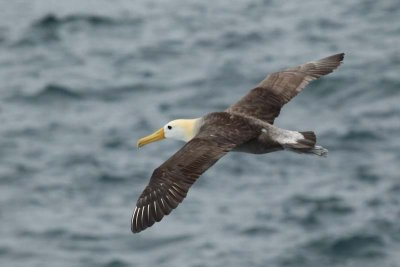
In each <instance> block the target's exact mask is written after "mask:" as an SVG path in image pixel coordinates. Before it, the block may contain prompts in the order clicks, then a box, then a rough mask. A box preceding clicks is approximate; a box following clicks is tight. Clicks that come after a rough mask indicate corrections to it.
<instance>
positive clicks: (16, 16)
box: [0, 0, 400, 267]
mask: <svg viewBox="0 0 400 267" xmlns="http://www.w3.org/2000/svg"><path fill="white" fill-rule="evenodd" d="M399 18H400V2H399V1H397V0H383V1H367V0H364V1H362V0H359V1H357V0H350V1H344V0H341V1H317V0H313V1H294V0H293V1H278V0H249V1H239V0H234V1H231V0H229V1H228V0H222V1H196V2H195V1H183V0H178V1H154V0H135V1H128V0H126V1H122V0H115V1H107V0H98V1H94V0H91V1H77V0H69V1H56V0H54V1H51V0H41V1H31V0H24V1H23V0H18V1H0V148H1V149H0V266H53V267H58V266H85V267H90V266H107V267H121V266H159V267H163V266H179V267H180V266H193V267H201V266H277V267H278V266H279V267H284V266H300V267H301V266H307V267H309V266H316V267H317V266H349V267H350V266H351V267H354V266H360V267H361V266H362V267H366V266H367V267H368V266H374V267H375V266H381V267H384V266H385V267H386V266H388V267H396V266H400V164H399V163H400V53H399V48H400V19H399ZM339 52H345V53H346V57H345V60H344V64H343V65H342V66H341V67H340V68H339V69H338V70H336V71H335V72H334V73H333V74H330V75H329V76H326V77H324V78H323V79H321V80H318V81H316V82H314V83H312V84H311V85H310V86H308V87H307V88H306V90H305V91H304V92H302V93H301V94H300V95H299V96H297V97H296V98H295V99H293V100H292V101H291V102H290V103H289V104H288V105H286V106H285V107H284V109H283V110H282V113H281V116H280V117H279V118H278V119H277V120H276V125H278V126H280V127H284V128H287V129H292V130H314V131H316V133H317V136H318V143H319V144H320V145H322V146H325V147H327V148H328V149H329V150H330V154H329V156H328V158H322V159H321V158H318V157H313V156H305V155H298V154H294V153H289V152H276V153H271V154H267V155H258V156H256V155H247V154H240V153H232V154H228V155H227V156H225V157H224V158H223V159H222V160H220V161H219V162H218V164H216V165H215V166H214V167H213V168H211V169H210V170H209V171H207V172H206V173H205V174H204V175H203V176H202V177H201V179H199V180H198V182H197V183H196V184H195V185H194V186H193V187H192V189H191V191H190V192H189V194H188V197H187V198H186V200H185V201H184V202H183V203H182V204H181V205H180V206H179V207H178V208H177V209H176V210H174V211H173V212H172V213H171V214H170V215H169V216H167V217H165V218H164V219H163V220H162V221H161V222H160V223H157V224H155V225H154V226H153V227H151V228H149V229H147V230H146V231H144V232H142V233H140V234H136V235H133V234H131V232H130V217H131V212H132V210H133V208H134V206H135V203H136V200H137V198H138V196H139V194H140V193H141V192H142V190H143V189H144V187H145V186H146V184H147V183H148V181H149V178H150V175H151V173H152V171H153V169H154V168H156V167H157V166H159V165H160V164H161V163H162V162H163V161H164V160H166V159H167V158H168V157H169V156H170V155H172V154H173V153H175V151H176V150H178V149H179V148H180V147H181V146H182V143H179V142H174V141H169V140H167V141H163V142H159V143H154V144H152V145H148V146H146V147H144V148H143V149H140V150H138V149H136V141H137V139H139V138H140V137H142V136H144V135H146V134H149V133H151V132H152V131H153V130H155V129H158V128H159V127H161V126H162V125H164V124H165V123H166V122H167V121H169V120H172V119H175V118H193V117H199V116H202V115H203V114H206V113H208V112H212V111H219V110H223V109H225V108H226V107H227V106H229V105H230V104H231V103H233V102H235V101H236V100H238V99H239V98H240V97H241V96H242V95H244V94H245V93H246V92H247V91H248V90H249V89H251V88H252V87H253V86H254V85H256V84H257V83H258V82H259V81H260V80H261V79H263V78H264V76H265V75H266V74H267V73H270V72H274V71H277V70H279V69H282V68H285V67H289V66H296V65H298V64H301V63H304V62H307V61H310V60H315V59H319V58H322V57H325V56H329V55H331V54H334V53H339Z"/></svg>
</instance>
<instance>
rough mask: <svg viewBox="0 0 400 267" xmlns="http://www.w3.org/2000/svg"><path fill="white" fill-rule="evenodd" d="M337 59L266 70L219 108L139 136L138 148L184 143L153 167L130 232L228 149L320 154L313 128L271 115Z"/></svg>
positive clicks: (176, 198)
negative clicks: (289, 126)
mask: <svg viewBox="0 0 400 267" xmlns="http://www.w3.org/2000/svg"><path fill="white" fill-rule="evenodd" d="M343 58H344V53H341V54H336V55H333V56H330V57H326V58H323V59H320V60H318V61H312V62H308V63H305V64H303V65H300V66H297V67H294V68H288V69H286V70H283V71H280V72H275V73H272V74H270V75H268V76H267V77H266V78H265V79H264V80H263V81H261V82H260V83H259V84H258V85H257V86H256V87H255V88H254V89H252V90H250V92H249V93H247V95H245V96H244V97H243V98H242V99H240V100H239V101H238V102H237V103H235V104H233V105H232V106H230V107H229V108H227V109H226V110H224V111H222V112H212V113H208V114H206V115H204V116H203V117H200V118H196V119H178V120H173V121H170V122H168V123H167V124H166V125H165V126H164V127H162V128H161V129H159V130H158V131H156V132H154V133H153V134H150V135H148V136H146V137H143V138H141V139H140V140H139V141H138V147H142V146H144V145H146V144H149V143H151V142H155V141H157V140H161V139H165V138H171V139H177V140H182V141H185V142H186V144H185V145H184V146H183V147H182V148H181V149H180V150H179V151H178V152H176V153H175V154H174V155H173V156H172V157H170V158H169V159H168V160H167V161H165V162H164V163H163V164H162V165H161V166H159V167H158V168H156V169H155V170H154V172H153V174H152V176H151V178H150V182H149V184H148V185H147V187H146V188H145V189H144V191H143V193H142V194H141V195H140V197H139V199H138V201H137V203H136V207H135V210H134V211H133V215H132V219H131V230H132V232H133V233H138V232H140V231H143V230H144V229H146V228H148V227H150V226H152V225H153V224H154V223H155V222H159V221H161V219H162V218H163V217H164V216H165V215H168V214H169V213H170V212H171V211H172V210H173V209H175V208H176V207H177V206H178V204H179V203H181V202H182V201H183V199H184V198H185V197H186V194H187V193H188V191H189V188H190V187H191V186H192V185H193V183H194V182H195V181H196V180H197V178H199V176H200V175H201V174H202V173H204V172H205V171H206V170H207V169H208V168H210V167H211V166H212V165H214V164H215V163H216V162H217V161H218V160H219V159H220V158H221V157H223V156H224V155H225V154H227V153H228V152H230V151H238V152H245V153H251V154H265V153H269V152H273V151H279V150H289V151H293V152H297V153H303V154H314V155H317V156H326V155H327V153H328V150H327V149H325V148H323V147H321V146H317V145H316V136H315V133H314V132H312V131H305V132H298V131H290V130H285V129H282V128H278V127H276V126H275V125H274V120H275V118H276V117H277V116H278V115H279V112H280V110H281V108H282V106H283V105H284V104H286V103H287V102H289V101H290V100H291V99H292V98H293V97H294V96H296V95H297V94H298V93H299V92H300V91H302V90H303V89H304V88H305V87H306V86H307V84H308V83H309V82H311V81H313V80H316V79H318V78H320V77H321V76H323V75H326V74H329V73H331V72H332V71H333V70H334V69H336V68H337V67H338V66H339V65H340V64H341V63H342V60H343Z"/></svg>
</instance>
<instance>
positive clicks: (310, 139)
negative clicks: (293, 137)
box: [286, 131, 328, 157]
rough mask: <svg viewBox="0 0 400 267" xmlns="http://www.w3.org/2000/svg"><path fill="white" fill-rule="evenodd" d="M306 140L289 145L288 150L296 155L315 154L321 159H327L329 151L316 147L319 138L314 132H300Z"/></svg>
mask: <svg viewBox="0 0 400 267" xmlns="http://www.w3.org/2000/svg"><path fill="white" fill-rule="evenodd" d="M299 133H300V134H301V135H302V136H303V137H304V138H303V139H300V140H297V141H296V143H295V144H287V145H286V148H288V149H290V150H291V151H293V152H296V153H302V154H314V155H317V156H320V157H326V156H327V155H328V150H327V149H326V148H323V147H322V146H316V145H315V144H316V142H317V137H316V136H315V133H314V132H312V131H307V132H299Z"/></svg>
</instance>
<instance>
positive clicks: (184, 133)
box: [137, 119, 200, 147]
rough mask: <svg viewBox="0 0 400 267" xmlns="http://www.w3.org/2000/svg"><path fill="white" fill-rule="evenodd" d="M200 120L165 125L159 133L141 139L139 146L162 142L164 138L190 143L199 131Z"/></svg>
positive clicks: (174, 121) (179, 121)
mask: <svg viewBox="0 0 400 267" xmlns="http://www.w3.org/2000/svg"><path fill="white" fill-rule="evenodd" d="M199 121H200V120H199V119H191V120H183V119H179V120H173V121H170V122H168V123H167V124H165V125H164V127H163V128H161V129H159V130H158V131H156V132H154V133H152V134H150V135H148V136H145V137H143V138H141V139H140V140H139V141H138V143H137V145H138V147H142V146H144V145H147V144H149V143H152V142H155V141H158V140H162V139H164V138H170V139H175V140H181V141H185V142H188V141H190V140H191V139H192V138H193V137H194V136H195V135H196V134H197V133H198V131H199V127H198V126H199Z"/></svg>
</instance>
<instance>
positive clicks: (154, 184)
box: [131, 113, 254, 233]
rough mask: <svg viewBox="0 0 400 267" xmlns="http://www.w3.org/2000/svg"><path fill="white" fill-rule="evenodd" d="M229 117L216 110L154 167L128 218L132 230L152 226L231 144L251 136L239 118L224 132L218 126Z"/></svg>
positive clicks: (250, 130)
mask: <svg viewBox="0 0 400 267" xmlns="http://www.w3.org/2000/svg"><path fill="white" fill-rule="evenodd" d="M229 117H233V116H232V115H230V114H228V113H219V114H217V115H215V116H213V118H210V119H209V120H208V123H207V125H203V126H202V128H201V129H200V132H199V134H198V135H197V136H196V137H195V138H194V139H192V140H191V141H189V142H188V143H187V144H186V145H185V146H183V147H182V148H181V149H180V150H179V151H178V152H177V153H175V154H174V155H173V156H172V157H171V158H169V159H168V160H167V161H166V162H164V163H163V164H162V165H161V166H160V167H158V168H157V169H155V170H154V172H153V175H152V176H151V179H150V183H149V184H148V186H147V187H146V188H145V190H144V191H143V193H142V194H141V195H140V197H139V199H138V201H137V203H136V208H135V210H134V212H133V215H132V221H131V230H132V232H133V233H138V232H140V231H142V230H144V229H146V228H147V227H150V226H152V225H153V224H154V223H155V222H159V221H160V220H161V219H162V218H163V217H164V215H168V214H169V213H170V212H171V210H173V209H175V208H176V207H177V206H178V204H179V203H181V202H182V201H183V199H184V198H185V197H186V194H187V192H188V190H189V188H190V187H191V185H192V184H193V183H194V182H195V181H196V180H197V178H198V177H199V176H200V175H201V174H202V173H203V172H205V171H206V170H207V169H208V168H210V167H211V166H212V165H214V164H215V163H216V162H217V161H218V160H219V159H220V158H221V157H222V156H224V155H225V154H226V153H228V152H229V151H230V150H232V149H233V148H234V147H236V146H237V145H239V144H241V143H244V142H245V141H248V140H249V139H251V138H252V137H253V135H254V131H253V130H252V129H251V128H250V127H249V126H248V125H246V124H245V123H243V122H240V121H237V123H236V124H235V123H233V124H231V126H226V127H225V128H224V129H223V130H225V131H227V132H228V133H227V134H223V133H222V131H221V128H220V127H221V125H227V123H225V122H224V119H228V118H229ZM218 118H219V119H218ZM218 122H219V123H218ZM216 123H218V125H217V124H216ZM240 123H242V124H240ZM214 125H215V127H213V126H214ZM230 128H231V129H230Z"/></svg>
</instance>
